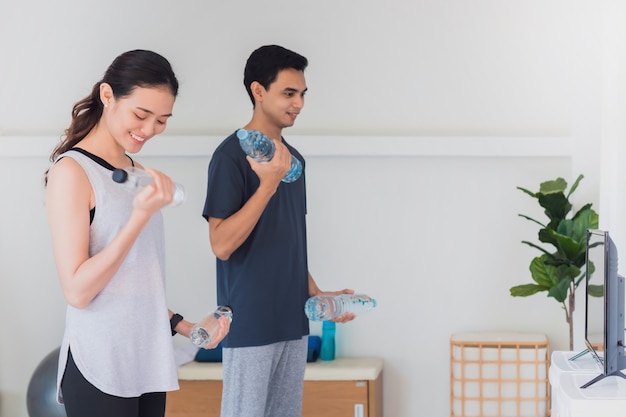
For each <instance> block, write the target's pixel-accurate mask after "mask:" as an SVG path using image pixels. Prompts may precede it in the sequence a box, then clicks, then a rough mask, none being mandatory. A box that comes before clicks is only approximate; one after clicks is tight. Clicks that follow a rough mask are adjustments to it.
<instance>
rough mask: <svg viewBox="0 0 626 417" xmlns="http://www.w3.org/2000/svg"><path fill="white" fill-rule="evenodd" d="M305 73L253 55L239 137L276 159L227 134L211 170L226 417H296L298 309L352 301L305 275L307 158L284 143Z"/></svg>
mask: <svg viewBox="0 0 626 417" xmlns="http://www.w3.org/2000/svg"><path fill="white" fill-rule="evenodd" d="M307 64H308V61H307V59H306V58H305V57H303V56H301V55H299V54H297V53H295V52H293V51H290V50H288V49H285V48H283V47H281V46H277V45H267V46H262V47H261V48H259V49H257V50H255V51H254V52H253V53H252V54H251V55H250V57H249V58H248V61H247V63H246V67H245V70H244V85H245V87H246V90H247V92H248V95H249V96H250V99H251V100H252V105H253V113H252V119H251V120H250V121H249V123H248V124H247V125H246V126H244V128H245V129H248V130H258V131H260V132H262V133H264V134H265V135H267V136H268V137H269V138H270V139H271V140H272V141H273V142H274V144H275V145H276V152H275V154H274V157H273V158H272V160H271V161H269V162H268V163H257V162H255V161H254V160H253V159H252V158H250V157H247V156H246V155H245V153H244V152H243V150H242V149H241V147H240V145H239V141H238V139H237V137H236V134H235V133H233V134H231V135H230V136H229V137H227V138H226V139H225V140H224V141H223V142H222V143H221V144H220V145H219V146H218V147H217V149H216V150H215V152H214V154H213V157H212V159H211V162H210V164H209V176H208V186H207V197H206V202H205V206H204V211H203V216H204V217H205V218H206V219H207V220H208V222H209V237H210V241H211V248H212V250H213V252H214V253H215V256H216V257H217V261H216V263H217V301H218V303H219V304H220V305H229V306H231V307H232V309H233V323H232V325H231V327H230V333H229V335H228V336H227V338H225V339H224V342H223V348H224V349H223V368H222V369H223V382H224V385H223V394H222V411H221V415H222V417H257V416H258V417H262V416H267V417H269V416H272V417H277V416H280V417H292V416H293V417H300V415H301V409H302V387H303V384H304V371H305V367H306V356H307V347H308V343H307V338H308V334H309V322H308V319H307V318H306V316H305V315H304V303H305V302H306V300H307V299H308V297H310V296H314V295H320V294H340V293H352V292H353V291H352V290H348V289H345V290H342V291H337V292H322V291H321V290H320V289H319V288H318V286H317V284H316V283H315V281H314V280H313V277H312V276H311V274H310V273H309V271H308V264H307V241H306V221H305V220H306V219H305V216H306V188H305V172H304V171H305V170H304V167H305V164H304V158H302V155H300V153H299V152H298V151H297V150H296V149H295V148H293V147H292V146H290V145H289V144H288V143H287V142H286V141H285V140H284V139H283V138H282V130H283V129H284V128H286V127H289V126H292V125H293V124H294V122H295V120H296V118H297V117H298V115H299V114H300V111H301V110H302V107H303V106H304V95H305V93H306V91H307V86H306V82H305V78H304V69H305V68H306V66H307ZM291 154H293V155H294V156H295V157H296V158H298V159H299V160H300V161H301V162H302V166H303V172H302V175H301V176H300V178H298V179H297V180H296V181H294V182H292V183H285V182H281V179H282V178H283V177H284V176H285V174H286V173H287V172H288V171H289V168H290V166H291ZM353 318H354V315H353V314H344V315H343V316H341V317H340V318H338V319H337V320H335V321H338V322H345V321H349V320H352V319H353Z"/></svg>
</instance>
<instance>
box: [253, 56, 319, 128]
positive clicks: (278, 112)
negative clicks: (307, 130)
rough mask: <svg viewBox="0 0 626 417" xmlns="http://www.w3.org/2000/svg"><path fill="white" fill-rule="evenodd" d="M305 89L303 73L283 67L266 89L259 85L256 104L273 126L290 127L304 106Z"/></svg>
mask: <svg viewBox="0 0 626 417" xmlns="http://www.w3.org/2000/svg"><path fill="white" fill-rule="evenodd" d="M306 90H307V87H306V81H305V80H304V73H303V72H302V71H298V70H295V69H291V68H290V69H285V70H282V71H280V72H279V73H278V75H277V77H276V81H274V82H273V83H272V84H270V85H269V88H268V89H267V90H266V89H265V88H263V87H262V86H261V87H260V95H259V96H258V97H257V100H256V106H258V107H259V110H261V111H262V112H263V114H264V116H265V118H266V119H267V120H268V121H269V122H270V123H271V124H273V125H274V126H276V127H278V128H280V129H282V128H285V127H290V126H293V124H294V122H295V121H296V118H297V117H298V115H299V114H300V110H302V107H304V94H305V93H306Z"/></svg>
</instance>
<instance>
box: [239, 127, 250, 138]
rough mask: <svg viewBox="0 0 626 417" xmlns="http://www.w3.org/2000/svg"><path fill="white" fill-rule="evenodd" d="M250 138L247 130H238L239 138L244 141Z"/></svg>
mask: <svg viewBox="0 0 626 417" xmlns="http://www.w3.org/2000/svg"><path fill="white" fill-rule="evenodd" d="M247 137H248V131H247V130H246V129H239V130H237V138H238V139H239V140H243V139H245V138H247Z"/></svg>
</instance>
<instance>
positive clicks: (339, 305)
mask: <svg viewBox="0 0 626 417" xmlns="http://www.w3.org/2000/svg"><path fill="white" fill-rule="evenodd" d="M374 307H376V300H375V299H373V298H371V297H369V296H367V295H364V294H340V295H317V296H315V297H311V298H309V299H308V300H307V301H306V304H305V305H304V313H305V314H306V316H307V317H308V318H309V320H312V321H322V320H332V319H334V318H337V317H339V316H341V315H342V314H343V313H355V314H361V313H366V312H368V311H370V310H371V309H373V308H374Z"/></svg>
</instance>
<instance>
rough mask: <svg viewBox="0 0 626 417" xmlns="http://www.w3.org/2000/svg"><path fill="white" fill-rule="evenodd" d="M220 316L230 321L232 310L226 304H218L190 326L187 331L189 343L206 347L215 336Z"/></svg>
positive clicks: (231, 319)
mask: <svg viewBox="0 0 626 417" xmlns="http://www.w3.org/2000/svg"><path fill="white" fill-rule="evenodd" d="M220 317H226V318H227V319H228V320H229V321H230V322H232V321H233V311H232V310H231V308H230V307H228V306H218V307H217V309H216V310H215V311H214V312H212V313H209V314H208V315H207V316H205V317H204V318H203V319H202V320H200V321H199V322H197V323H196V324H195V325H194V326H193V327H192V328H191V332H190V333H189V339H191V343H193V344H194V345H196V346H198V347H201V348H206V347H207V346H208V345H209V344H210V343H211V340H213V339H214V338H215V334H216V333H217V331H218V329H219V320H220Z"/></svg>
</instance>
